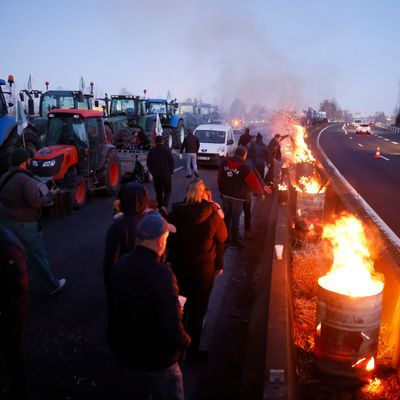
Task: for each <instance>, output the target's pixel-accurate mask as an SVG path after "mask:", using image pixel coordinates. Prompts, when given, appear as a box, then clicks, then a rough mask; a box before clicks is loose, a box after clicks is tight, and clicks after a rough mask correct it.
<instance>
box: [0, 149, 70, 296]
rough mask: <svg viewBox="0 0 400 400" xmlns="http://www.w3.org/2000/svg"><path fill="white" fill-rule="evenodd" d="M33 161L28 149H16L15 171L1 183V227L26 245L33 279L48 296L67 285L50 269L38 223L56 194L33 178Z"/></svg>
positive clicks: (13, 164)
mask: <svg viewBox="0 0 400 400" xmlns="http://www.w3.org/2000/svg"><path fill="white" fill-rule="evenodd" d="M30 159H31V156H30V154H29V152H28V151H27V150H25V149H16V150H14V152H13V153H12V155H11V163H12V167H11V169H10V171H8V172H7V173H6V174H5V175H3V177H2V179H1V180H0V223H1V224H2V225H3V226H4V227H6V228H7V229H9V230H10V231H11V232H13V233H14V235H15V236H17V237H18V239H19V240H20V241H21V242H22V244H23V245H24V248H25V252H26V255H27V258H28V268H29V274H30V276H32V277H34V278H36V279H37V280H38V281H39V282H40V284H41V285H42V287H43V288H44V290H45V291H46V292H47V293H48V294H54V293H56V292H58V291H59V290H60V289H61V288H62V287H63V286H64V285H65V279H57V278H56V277H55V276H54V274H53V272H52V270H51V269H50V265H49V261H48V260H47V255H46V250H45V248H44V243H43V234H42V232H41V227H40V225H39V224H38V222H37V220H38V219H39V217H40V212H41V208H42V207H46V206H49V205H51V204H52V203H53V192H54V193H55V191H53V190H52V191H49V190H48V189H47V187H46V186H45V185H43V184H42V183H41V182H39V181H38V180H36V179H35V178H34V177H33V175H32V173H31V172H30V171H29V165H30Z"/></svg>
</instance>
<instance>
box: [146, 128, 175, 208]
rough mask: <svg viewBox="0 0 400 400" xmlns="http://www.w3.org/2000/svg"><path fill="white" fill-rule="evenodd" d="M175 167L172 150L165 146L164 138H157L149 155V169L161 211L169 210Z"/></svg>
mask: <svg viewBox="0 0 400 400" xmlns="http://www.w3.org/2000/svg"><path fill="white" fill-rule="evenodd" d="M174 166H175V163H174V158H173V157H172V153H171V150H170V149H169V148H167V147H165V146H164V141H163V138H162V136H156V145H155V146H154V147H153V148H152V149H150V151H149V154H148V155H147V168H148V169H149V171H150V173H151V174H152V175H153V181H154V190H155V191H156V198H157V203H158V207H159V208H160V209H163V208H164V209H165V210H167V209H168V204H169V199H170V197H171V190H172V178H171V177H172V174H173V173H174Z"/></svg>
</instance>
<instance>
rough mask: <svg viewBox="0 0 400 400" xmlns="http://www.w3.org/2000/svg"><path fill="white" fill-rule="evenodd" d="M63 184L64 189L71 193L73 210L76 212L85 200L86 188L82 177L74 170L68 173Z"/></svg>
mask: <svg viewBox="0 0 400 400" xmlns="http://www.w3.org/2000/svg"><path fill="white" fill-rule="evenodd" d="M64 183H65V186H66V188H67V189H69V190H71V192H72V207H73V209H74V210H78V209H80V208H82V207H83V206H84V205H85V203H86V198H87V187H86V182H85V179H84V178H83V176H80V175H78V174H77V172H76V171H75V170H71V171H68V173H67V175H66V176H65V179H64Z"/></svg>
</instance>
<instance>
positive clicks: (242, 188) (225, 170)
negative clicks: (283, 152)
mask: <svg viewBox="0 0 400 400" xmlns="http://www.w3.org/2000/svg"><path fill="white" fill-rule="evenodd" d="M218 189H219V191H220V192H221V194H222V196H225V197H228V198H231V199H235V200H241V201H246V200H247V199H248V194H249V193H250V192H254V193H256V194H258V195H260V196H262V195H263V194H264V192H263V188H262V186H261V184H260V181H259V179H258V177H257V175H256V174H255V173H254V171H253V170H252V169H251V168H250V167H249V165H248V164H247V163H246V161H245V160H243V159H241V158H239V157H228V158H226V159H225V160H223V161H222V163H221V165H220V167H219V169H218Z"/></svg>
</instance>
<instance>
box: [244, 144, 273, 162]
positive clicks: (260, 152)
mask: <svg viewBox="0 0 400 400" xmlns="http://www.w3.org/2000/svg"><path fill="white" fill-rule="evenodd" d="M267 157H268V149H267V145H266V144H265V143H264V142H262V141H259V140H256V141H255V142H254V143H252V144H251V145H250V147H249V152H248V154H247V158H249V159H250V160H251V161H252V162H253V164H254V165H264V164H265V163H266V161H267Z"/></svg>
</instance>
